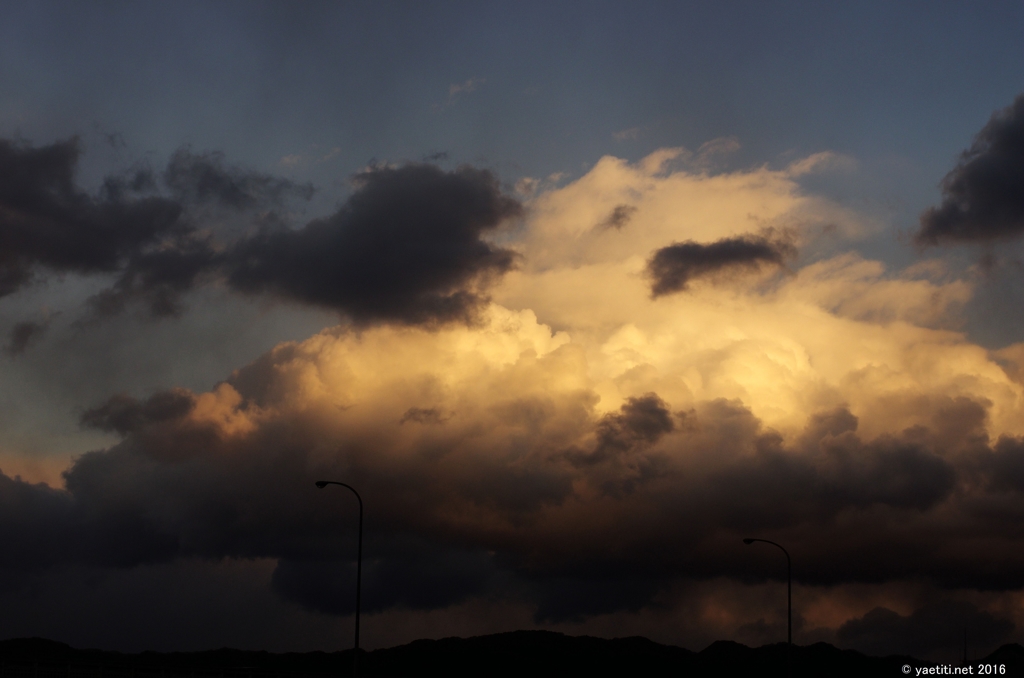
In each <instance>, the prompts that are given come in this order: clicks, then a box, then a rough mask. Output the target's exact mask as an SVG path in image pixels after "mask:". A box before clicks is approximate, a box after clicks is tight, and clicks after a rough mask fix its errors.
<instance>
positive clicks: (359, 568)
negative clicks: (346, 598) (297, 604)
mask: <svg viewBox="0 0 1024 678" xmlns="http://www.w3.org/2000/svg"><path fill="white" fill-rule="evenodd" d="M328 485H341V486H342V487H347V488H348V489H350V490H352V494H354V495H356V499H357V500H358V501H359V546H358V547H357V549H356V642H355V654H353V655H352V675H353V676H359V596H360V592H361V584H362V576H363V498H362V497H360V496H359V493H358V492H356V488H354V487H352V486H351V485H348V484H346V483H340V482H338V481H337V480H318V481H316V486H317V487H318V488H320V489H321V490H322V489H324V488H325V487H327V486H328Z"/></svg>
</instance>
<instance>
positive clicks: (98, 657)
mask: <svg viewBox="0 0 1024 678" xmlns="http://www.w3.org/2000/svg"><path fill="white" fill-rule="evenodd" d="M787 650H788V648H787V646H786V644H785V643H776V644H773V645H765V646H762V647H757V648H752V647H747V646H746V645H741V644H740V643H735V642H732V641H725V640H720V641H717V642H714V643H712V644H711V645H709V646H708V647H706V648H705V649H703V650H701V651H700V652H693V651H691V650H686V649H684V648H680V647H675V646H672V645H663V644H661V643H656V642H654V641H652V640H648V639H647V638H642V637H638V636H634V637H630V638H615V639H605V638H594V637H591V636H567V635H564V634H561V633H554V632H551V631H513V632H509V633H498V634H493V635H487V636H475V637H472V638H443V639H440V640H417V641H413V642H411V643H408V644H407V645H400V646H398V647H391V648H386V649H380V650H373V651H372V652H361V654H360V660H359V664H360V667H359V668H360V674H361V675H362V676H365V677H366V678H371V677H379V678H385V677H387V678H414V677H418V676H434V675H445V676H451V677H453V678H462V677H465V678H469V677H470V676H474V677H476V676H493V677H495V678H503V677H506V676H507V677H512V676H516V677H519V676H538V677H545V676H551V677H554V676H559V677H566V678H571V677H574V676H579V677H580V678H584V677H586V678H594V677H598V676H645V677H655V676H666V677H667V676H673V677H679V676H685V677H690V676H693V677H695V678H699V677H703V676H708V677H710V676H715V677H716V678H720V677H721V676H723V675H752V676H753V675H756V676H759V677H771V676H780V677H781V676H786V675H788V674H787V671H788V669H787ZM351 663H352V650H346V651H341V652H305V653H296V652H290V653H271V652H254V651H244V650H232V649H228V648H222V649H219V650H207V651H202V652H141V653H137V654H130V653H121V652H111V651H104V650H79V649H75V648H72V647H71V646H69V645H66V644H64V643H59V642H55V641H51V640H45V639H41V638H22V639H14V640H5V641H0V670H2V675H3V676H4V678H157V677H158V676H159V677H160V678H180V677H183V676H190V677H191V678H213V677H216V678H270V676H274V677H275V678H287V677H289V676H291V677H295V678H298V677H300V676H309V677H311V678H312V677H314V676H332V677H339V676H340V677H347V676H349V675H351V674H350V671H351ZM906 664H908V665H910V666H911V667H913V668H916V667H930V666H935V663H934V662H929V661H923V660H918V659H914V658H913V657H907V656H899V655H893V656H888V657H869V656H867V655H865V654H863V653H860V652H857V651H855V650H841V649H839V648H837V647H834V646H832V645H829V644H827V643H815V644H814V645H807V646H796V645H795V646H793V648H792V669H793V671H792V675H793V676H799V677H804V676H807V677H810V676H834V677H836V678H842V677H846V676H850V677H858V678H859V677H861V676H889V675H891V676H896V675H904V674H903V671H902V667H903V666H904V665H906ZM973 664H974V665H975V667H977V665H979V664H996V665H1000V664H1002V665H1005V666H1006V673H1005V675H1024V647H1021V646H1020V645H1018V644H1011V645H1004V646H1002V647H1001V648H999V649H998V650H996V651H995V652H993V653H992V654H990V655H989V656H988V657H985V658H983V659H980V660H976V661H974V662H973ZM975 673H977V669H976V670H975ZM997 673H998V671H997Z"/></svg>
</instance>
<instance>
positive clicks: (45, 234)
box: [0, 139, 187, 297]
mask: <svg viewBox="0 0 1024 678" xmlns="http://www.w3.org/2000/svg"><path fill="white" fill-rule="evenodd" d="M78 156H79V145H78V142H77V140H75V139H71V140H69V141H64V142H59V143H55V144H52V145H50V146H44V147H41V148H33V147H31V146H23V145H17V144H14V143H12V142H10V141H6V140H0V297H2V296H5V295H9V294H12V293H14V292H16V291H17V290H18V289H19V288H21V287H23V286H24V285H26V284H28V283H29V282H30V281H31V280H32V278H33V276H34V275H35V274H36V273H38V272H39V271H40V269H48V270H50V271H55V272H59V273H65V272H68V273H70V272H74V273H115V272H117V271H118V270H119V269H120V268H121V267H122V266H123V264H124V262H125V261H126V260H127V259H128V258H129V257H131V256H132V255H133V254H135V253H137V252H139V251H141V250H143V249H144V248H146V247H148V246H152V245H154V244H156V243H158V242H159V241H161V240H163V239H165V238H173V237H175V236H179V235H181V234H182V233H183V232H184V231H186V230H187V229H186V228H185V227H184V226H183V225H182V222H181V219H180V217H181V214H182V207H181V205H180V204H178V203H177V202H176V201H174V200H169V199H166V198H160V197H153V196H150V197H141V198H135V199H115V198H113V197H111V196H109V195H108V196H106V197H93V196H90V195H88V194H86V193H84V192H83V191H81V190H80V189H78V188H77V187H76V186H75V182H74V173H75V167H76V165H77V162H78Z"/></svg>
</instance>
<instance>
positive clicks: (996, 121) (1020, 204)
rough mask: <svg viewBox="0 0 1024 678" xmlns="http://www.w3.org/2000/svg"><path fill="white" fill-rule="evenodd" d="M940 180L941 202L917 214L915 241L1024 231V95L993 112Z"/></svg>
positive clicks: (972, 239) (987, 238) (986, 237)
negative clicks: (955, 163) (917, 228)
mask: <svg viewBox="0 0 1024 678" xmlns="http://www.w3.org/2000/svg"><path fill="white" fill-rule="evenodd" d="M941 186H942V203H941V204H940V205H939V206H938V207H932V208H930V209H928V210H926V211H925V212H924V213H923V214H922V215H921V228H920V230H918V232H917V234H916V235H915V240H916V241H917V242H918V243H919V244H922V245H937V244H940V243H972V242H988V241H992V240H997V239H1005V238H1011V237H1016V236H1019V235H1020V234H1021V233H1024V95H1021V96H1018V97H1017V98H1016V99H1015V100H1014V102H1013V104H1011V105H1010V106H1008V107H1007V108H1005V109H1003V110H1001V111H998V112H996V113H995V114H994V115H993V116H992V119H991V120H989V122H988V124H986V125H985V126H984V127H983V128H982V129H981V131H980V132H978V135H977V136H976V137H975V138H974V143H972V144H971V147H970V148H969V149H967V150H966V151H964V152H963V154H962V155H961V156H960V160H959V161H958V162H957V165H956V167H954V168H953V170H952V171H951V172H950V173H949V174H947V175H946V176H945V178H944V179H943V180H942V184H941Z"/></svg>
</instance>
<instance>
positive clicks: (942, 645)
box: [836, 600, 1014, 657]
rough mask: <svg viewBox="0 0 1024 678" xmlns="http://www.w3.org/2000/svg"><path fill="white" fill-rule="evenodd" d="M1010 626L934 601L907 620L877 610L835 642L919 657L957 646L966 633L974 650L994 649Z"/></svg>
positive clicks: (847, 626)
mask: <svg viewBox="0 0 1024 678" xmlns="http://www.w3.org/2000/svg"><path fill="white" fill-rule="evenodd" d="M1013 626H1014V625H1013V622H1011V621H1009V620H1007V619H1001V618H999V617H996V616H994V615H992V614H990V613H989V612H985V611H983V610H979V609H978V608H977V607H975V606H974V605H973V604H971V603H968V602H965V601H958V600H937V601H932V602H928V603H926V604H924V605H923V606H921V607H919V608H918V609H916V610H914V611H913V612H912V613H911V614H910V615H908V616H903V615H900V614H898V613H896V612H893V611H892V610H890V609H888V608H884V607H876V608H875V609H873V610H871V611H870V612H868V613H867V614H865V615H864V616H863V617H860V618H858V619H851V620H849V621H847V622H846V623H844V624H843V625H842V626H840V627H839V629H838V631H837V632H836V640H837V641H839V643H840V644H842V645H843V646H847V647H856V648H857V649H858V650H860V651H862V652H865V653H867V654H870V655H875V656H886V655H892V654H906V655H912V656H915V657H921V656H927V655H930V654H932V653H933V652H935V651H936V650H940V651H941V650H948V649H949V648H951V647H957V646H959V645H960V644H961V643H962V642H963V641H964V634H965V633H966V634H967V637H968V639H969V641H970V643H971V645H972V646H973V647H978V646H981V647H992V646H995V645H996V644H998V643H1000V642H1002V641H1004V640H1006V637H1007V636H1008V635H1009V634H1010V632H1011V631H1013Z"/></svg>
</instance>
